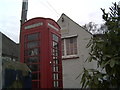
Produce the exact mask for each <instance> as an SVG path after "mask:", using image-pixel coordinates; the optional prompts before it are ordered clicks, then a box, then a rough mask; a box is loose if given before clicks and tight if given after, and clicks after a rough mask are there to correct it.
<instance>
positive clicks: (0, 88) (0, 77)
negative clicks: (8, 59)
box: [0, 57, 2, 90]
mask: <svg viewBox="0 0 120 90" xmlns="http://www.w3.org/2000/svg"><path fill="white" fill-rule="evenodd" d="M0 90H2V58H1V57H0Z"/></svg>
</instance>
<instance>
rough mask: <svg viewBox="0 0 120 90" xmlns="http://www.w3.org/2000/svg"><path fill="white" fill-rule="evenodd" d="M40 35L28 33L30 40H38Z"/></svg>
mask: <svg viewBox="0 0 120 90" xmlns="http://www.w3.org/2000/svg"><path fill="white" fill-rule="evenodd" d="M38 36H39V34H38V33H34V34H30V35H28V41H32V40H37V39H38Z"/></svg>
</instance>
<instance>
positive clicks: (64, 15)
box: [57, 13, 93, 36]
mask: <svg viewBox="0 0 120 90" xmlns="http://www.w3.org/2000/svg"><path fill="white" fill-rule="evenodd" d="M62 16H65V17H67V18H68V19H69V20H71V21H72V22H74V23H75V24H76V25H78V26H79V27H81V28H83V29H84V30H85V31H86V32H87V33H89V34H90V35H92V36H93V34H92V33H91V32H89V31H88V30H87V29H85V28H84V27H82V26H80V25H79V24H78V23H76V22H75V21H73V20H72V19H71V18H69V17H68V16H67V15H66V14H64V13H62V15H61V16H60V18H62ZM60 18H59V19H58V20H57V22H58V21H59V20H60Z"/></svg>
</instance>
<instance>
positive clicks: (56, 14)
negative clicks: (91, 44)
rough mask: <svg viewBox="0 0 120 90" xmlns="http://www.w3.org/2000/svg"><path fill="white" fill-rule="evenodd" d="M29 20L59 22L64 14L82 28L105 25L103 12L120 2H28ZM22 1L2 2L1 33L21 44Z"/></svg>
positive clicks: (111, 0)
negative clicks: (50, 19)
mask: <svg viewBox="0 0 120 90" xmlns="http://www.w3.org/2000/svg"><path fill="white" fill-rule="evenodd" d="M28 1H29V2H28V15H27V18H28V19H31V18H34V17H46V18H52V19H54V20H55V21H57V20H58V19H59V18H60V16H61V14H62V13H65V14H66V15H67V16H68V17H70V18H71V19H72V20H74V21H75V22H77V23H78V24H80V25H81V26H82V25H84V24H87V23H89V22H91V21H92V22H95V23H96V24H101V23H103V20H102V11H101V10H100V8H105V9H106V11H107V12H108V11H109V7H110V6H112V2H117V3H118V1H119V0H28ZM21 9H22V0H0V32H2V33H4V34H5V35H6V36H8V37H9V38H11V39H12V40H14V41H15V42H19V31H20V19H21Z"/></svg>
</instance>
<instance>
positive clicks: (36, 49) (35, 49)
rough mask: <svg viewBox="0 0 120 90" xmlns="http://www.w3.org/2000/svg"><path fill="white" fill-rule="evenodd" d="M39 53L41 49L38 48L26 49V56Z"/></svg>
mask: <svg viewBox="0 0 120 90" xmlns="http://www.w3.org/2000/svg"><path fill="white" fill-rule="evenodd" d="M38 54H39V49H38V48H33V49H29V50H26V51H25V55H26V56H34V55H38Z"/></svg>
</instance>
